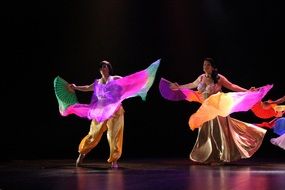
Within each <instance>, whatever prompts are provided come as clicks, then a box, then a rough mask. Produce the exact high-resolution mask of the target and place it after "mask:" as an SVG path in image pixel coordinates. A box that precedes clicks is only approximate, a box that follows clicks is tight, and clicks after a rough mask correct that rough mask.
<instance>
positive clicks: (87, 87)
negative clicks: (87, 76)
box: [69, 83, 94, 92]
mask: <svg viewBox="0 0 285 190" xmlns="http://www.w3.org/2000/svg"><path fill="white" fill-rule="evenodd" d="M69 87H70V88H71V89H73V90H79V91H82V92H88V91H93V88H94V83H92V84H90V85H83V86H77V85H75V84H70V85H69Z"/></svg>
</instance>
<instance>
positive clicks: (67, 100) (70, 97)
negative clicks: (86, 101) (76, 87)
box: [53, 76, 78, 114]
mask: <svg viewBox="0 0 285 190" xmlns="http://www.w3.org/2000/svg"><path fill="white" fill-rule="evenodd" d="M53 84H54V92H55V96H56V99H57V102H58V105H59V112H60V113H61V114H63V113H64V111H65V110H66V108H67V107H68V106H70V105H73V104H75V103H78V100H77V97H76V94H75V92H74V91H73V89H70V88H69V86H68V84H69V83H68V82H67V81H65V80H64V79H63V78H61V77H60V76H57V77H55V79H54V82H53Z"/></svg>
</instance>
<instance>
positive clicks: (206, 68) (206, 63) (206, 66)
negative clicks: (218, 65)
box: [203, 60, 214, 74]
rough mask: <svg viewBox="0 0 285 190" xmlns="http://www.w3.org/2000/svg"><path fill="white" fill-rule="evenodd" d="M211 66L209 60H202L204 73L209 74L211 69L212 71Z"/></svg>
mask: <svg viewBox="0 0 285 190" xmlns="http://www.w3.org/2000/svg"><path fill="white" fill-rule="evenodd" d="M213 69H214V68H213V66H212V65H211V62H209V61H207V60H205V61H204V62H203V71H204V72H205V73H207V74H211V73H212V71H213Z"/></svg>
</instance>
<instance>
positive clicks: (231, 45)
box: [0, 0, 285, 160]
mask: <svg viewBox="0 0 285 190" xmlns="http://www.w3.org/2000/svg"><path fill="white" fill-rule="evenodd" d="M281 2H282V1H270V0H264V1H260V0H253V1H221V0H198V1H191V0H189V1H179V0H172V1H171V0H161V1H137V0H113V1H108V0H100V1H99V0H98V1H96V0H94V1H86V0H80V1H73V0H64V1H62V0H59V1H28V2H27V1H18V2H15V1H13V2H6V4H3V7H2V8H3V9H4V12H3V17H2V18H3V19H4V21H3V23H4V27H3V25H2V32H3V31H4V35H3V33H2V38H3V41H4V43H3V47H4V51H2V52H3V56H2V66H1V100H2V108H4V109H2V114H1V115H2V116H1V118H2V119H1V123H2V124H1V139H0V142H1V152H2V154H1V159H59V158H68V159H69V158H70V159H75V158H76V157H77V154H78V153H77V147H78V144H79V142H80V140H81V138H83V137H84V136H85V135H86V134H87V133H88V130H89V124H90V121H88V120H85V119H82V118H79V117H76V116H73V115H72V116H68V117H62V116H60V115H59V112H58V104H57V101H56V98H55V95H54V91H53V80H54V78H55V77H56V76H57V75H59V76H61V77H63V78H64V79H66V80H67V81H69V82H72V83H76V84H78V85H84V84H89V83H92V82H93V80H94V78H97V77H99V72H98V69H97V65H98V62H99V61H101V60H103V59H106V60H109V61H110V62H111V63H112V64H113V67H114V71H115V74H118V75H121V76H125V75H128V74H131V73H134V72H136V71H139V70H142V69H145V68H146V67H147V66H149V65H150V64H151V63H152V62H154V61H155V60H157V59H159V58H160V59H161V64H160V67H159V69H158V72H157V75H156V79H155V82H154V84H153V86H152V88H151V89H150V91H149V93H148V96H147V101H146V102H144V101H142V100H141V99H140V98H139V97H135V98H131V99H127V100H125V101H124V102H123V105H124V108H125V111H126V112H125V130H124V145H123V155H122V158H121V160H122V159H128V158H152V157H165V158H167V157H169V158H171V157H182V158H186V159H187V158H188V155H189V153H190V150H191V148H192V146H193V144H194V141H195V139H196V134H197V131H191V130H190V129H189V127H188V119H189V116H190V115H191V114H192V113H193V112H195V110H196V109H197V108H198V106H199V105H198V104H195V103H189V102H186V101H185V102H171V101H167V100H165V99H163V98H162V97H161V96H160V94H159V91H158V82H159V79H160V78H161V77H164V78H167V79H169V80H172V81H176V82H178V83H187V82H191V81H193V80H194V79H196V77H197V76H198V75H199V74H201V73H202V72H203V71H202V58H203V57H213V58H214V59H215V60H216V62H217V64H218V66H219V71H220V73H222V74H224V75H225V76H226V77H228V79H230V80H231V81H232V82H234V83H236V84H239V85H241V86H243V87H245V88H250V87H251V86H256V87H259V86H261V85H265V84H274V87H273V89H272V90H271V91H270V92H269V94H268V95H267V96H266V98H265V99H276V98H279V97H280V96H282V95H284V94H285V90H284V89H285V88H284V87H285V84H284V70H282V69H281V66H282V65H284V58H283V55H284V47H283V46H284V42H285V41H284V33H285V31H284V27H282V25H283V23H284V10H283V6H282V4H281ZM282 67H284V66H282ZM78 96H79V98H80V101H82V102H88V101H89V99H90V96H91V94H90V93H79V94H78ZM232 116H233V117H235V118H237V119H241V120H243V121H247V122H260V121H261V120H259V119H258V118H256V117H254V116H253V114H252V113H251V112H250V111H249V112H245V113H236V114H233V115H232ZM275 136H276V135H275V134H273V133H272V131H270V130H268V133H267V135H266V138H265V140H264V143H263V145H262V147H261V148H260V150H259V151H258V152H257V153H256V154H255V155H254V156H255V157H256V158H259V157H266V158H269V159H270V158H273V157H282V156H283V157H284V150H281V149H280V148H278V147H275V146H273V145H271V144H270V142H269V139H270V138H272V137H275ZM108 154H109V148H108V144H107V140H106V135H104V136H103V138H102V141H101V142H100V143H99V145H98V147H97V148H95V149H94V150H93V151H92V152H91V153H90V155H89V156H88V158H91V159H92V158H100V159H107V157H108Z"/></svg>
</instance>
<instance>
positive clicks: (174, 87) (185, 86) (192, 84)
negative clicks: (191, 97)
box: [170, 75, 202, 90]
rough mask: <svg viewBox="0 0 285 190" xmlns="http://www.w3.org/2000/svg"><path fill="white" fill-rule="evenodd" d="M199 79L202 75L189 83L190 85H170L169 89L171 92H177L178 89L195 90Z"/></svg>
mask: <svg viewBox="0 0 285 190" xmlns="http://www.w3.org/2000/svg"><path fill="white" fill-rule="evenodd" d="M201 77H202V75H200V76H199V77H198V78H197V79H196V80H195V81H194V82H190V83H187V84H183V85H179V84H178V83H171V84H170V88H171V89H172V90H178V89H180V88H189V89H193V88H196V87H197V86H198V84H199V82H200V80H201Z"/></svg>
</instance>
